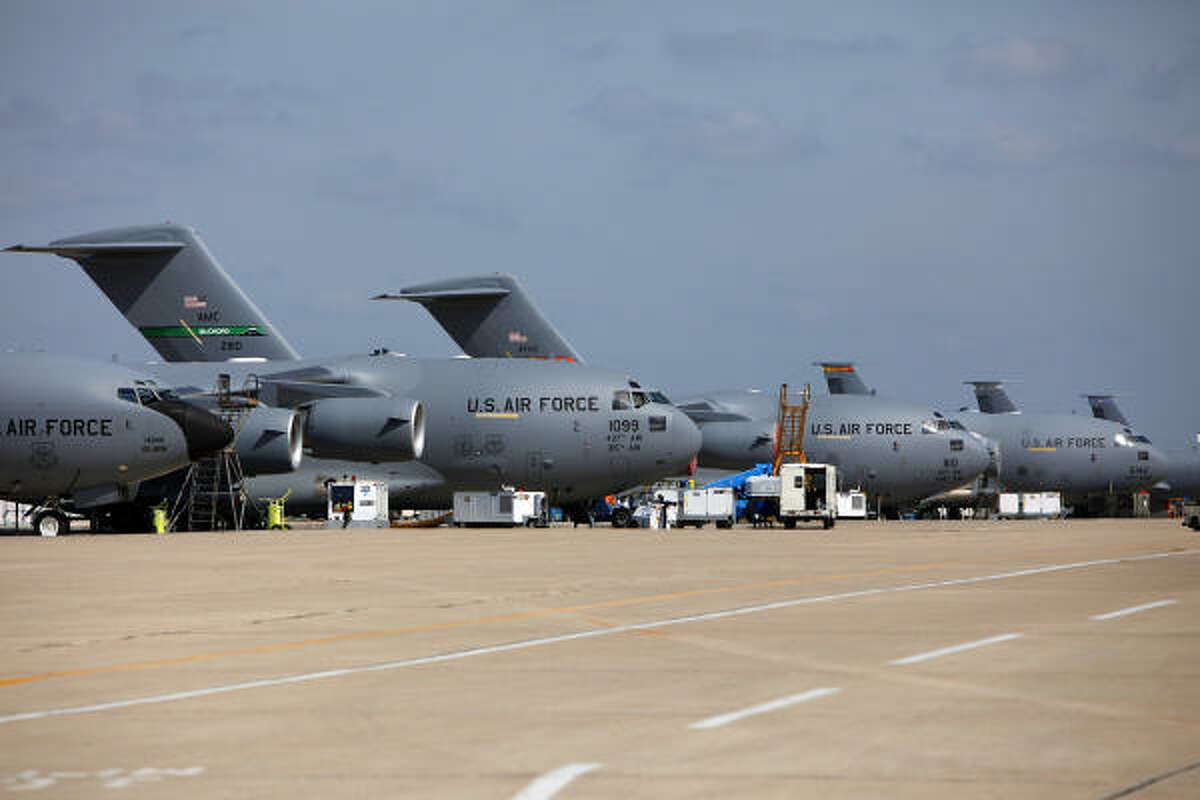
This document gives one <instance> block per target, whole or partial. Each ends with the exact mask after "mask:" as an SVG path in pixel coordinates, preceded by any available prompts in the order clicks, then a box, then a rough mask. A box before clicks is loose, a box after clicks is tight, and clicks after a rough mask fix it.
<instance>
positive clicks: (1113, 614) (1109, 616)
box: [1092, 600, 1177, 622]
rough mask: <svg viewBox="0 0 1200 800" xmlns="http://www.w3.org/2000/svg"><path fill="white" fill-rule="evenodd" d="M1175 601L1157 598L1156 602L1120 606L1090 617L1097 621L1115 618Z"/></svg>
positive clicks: (1167, 604) (1172, 603)
mask: <svg viewBox="0 0 1200 800" xmlns="http://www.w3.org/2000/svg"><path fill="white" fill-rule="evenodd" d="M1176 602H1177V601H1175V600H1159V601H1158V602H1156V603H1144V604H1142V605H1140V606H1131V607H1130V608H1122V609H1121V610H1119V611H1110V612H1108V613H1107V614H1097V615H1095V616H1094V617H1092V619H1094V620H1096V621H1097V622H1100V621H1102V620H1106V619H1116V618H1117V617H1124V616H1127V615H1129V614H1136V613H1138V612H1139V611H1149V610H1150V609H1152V608H1162V607H1163V606H1173V605H1175V603H1176Z"/></svg>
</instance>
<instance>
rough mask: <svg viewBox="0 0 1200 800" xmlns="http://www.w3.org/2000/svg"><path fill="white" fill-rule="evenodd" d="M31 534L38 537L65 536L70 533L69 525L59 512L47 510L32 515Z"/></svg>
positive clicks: (64, 515)
mask: <svg viewBox="0 0 1200 800" xmlns="http://www.w3.org/2000/svg"><path fill="white" fill-rule="evenodd" d="M33 532H34V533H36V534H37V535H38V536H65V535H67V534H68V533H70V532H71V523H70V522H68V521H67V515H66V514H64V513H62V512H61V511H57V510H55V509H47V510H46V511H39V512H38V513H37V514H35V515H34V517H33Z"/></svg>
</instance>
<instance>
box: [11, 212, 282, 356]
mask: <svg viewBox="0 0 1200 800" xmlns="http://www.w3.org/2000/svg"><path fill="white" fill-rule="evenodd" d="M5 252H8V253H53V254H54V255H58V256H62V257H63V258H69V259H71V260H73V261H75V262H77V263H78V264H79V266H80V267H82V268H83V271H84V272H85V273H86V274H87V276H88V277H89V278H91V279H92V281H93V282H94V283H95V284H96V286H98V287H99V288H100V290H101V291H102V292H104V294H105V296H107V297H108V299H109V300H110V301H111V302H112V304H113V305H114V306H116V309H117V311H119V312H120V313H121V314H122V316H124V317H125V319H126V320H128V321H129V323H130V324H131V325H133V326H134V327H135V328H137V329H138V332H139V333H141V334H142V337H143V338H144V339H145V340H146V342H147V343H148V344H149V345H150V346H151V347H153V348H154V349H155V350H156V351H157V352H158V354H159V356H161V357H162V358H163V360H164V361H230V360H235V359H243V360H244V359H249V358H254V359H263V360H285V361H287V360H294V359H296V358H298V356H297V355H296V351H295V350H293V349H292V346H291V345H290V344H288V343H287V341H286V340H284V338H283V337H282V336H280V335H279V333H278V331H276V330H275V328H274V327H273V326H272V325H271V323H270V322H268V321H267V318H266V316H265V315H264V314H263V313H262V311H260V310H259V308H258V306H256V305H254V303H253V302H251V300H250V298H248V297H247V296H246V295H245V293H244V292H242V290H241V289H240V288H238V286H237V284H235V283H234V282H233V279H232V278H230V277H229V275H228V274H227V273H226V272H225V270H223V269H221V266H220V264H218V263H217V260H216V259H215V258H213V256H212V254H211V253H210V252H208V248H207V247H205V246H204V242H202V241H201V240H200V237H199V236H198V235H197V234H196V232H195V231H194V230H192V229H191V228H189V227H187V226H184V225H172V224H170V223H166V224H162V225H137V226H131V227H126V228H110V229H108V230H103V231H93V232H92V233H84V234H81V235H79V236H72V237H70V238H67V239H59V240H57V241H54V242H50V243H49V244H47V245H44V246H41V245H39V246H35V247H30V246H28V245H23V244H19V245H15V246H13V247H9V248H7V249H6V250H5Z"/></svg>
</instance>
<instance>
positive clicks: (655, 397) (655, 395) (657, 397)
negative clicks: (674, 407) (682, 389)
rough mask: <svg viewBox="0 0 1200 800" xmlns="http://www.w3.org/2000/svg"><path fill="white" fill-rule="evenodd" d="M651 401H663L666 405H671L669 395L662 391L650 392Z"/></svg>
mask: <svg viewBox="0 0 1200 800" xmlns="http://www.w3.org/2000/svg"><path fill="white" fill-rule="evenodd" d="M650 402H651V403H662V404H663V405H664V406H669V405H671V401H670V400H668V399H667V396H666V395H665V394H663V393H662V392H655V391H652V392H650Z"/></svg>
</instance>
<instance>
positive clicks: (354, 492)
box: [325, 481, 391, 528]
mask: <svg viewBox="0 0 1200 800" xmlns="http://www.w3.org/2000/svg"><path fill="white" fill-rule="evenodd" d="M326 504H327V515H326V519H325V527H326V528H386V527H388V526H389V525H390V524H391V523H390V522H389V520H388V485H387V484H386V483H385V482H383V481H335V482H333V483H331V484H329V487H328V489H327V494H326Z"/></svg>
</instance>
